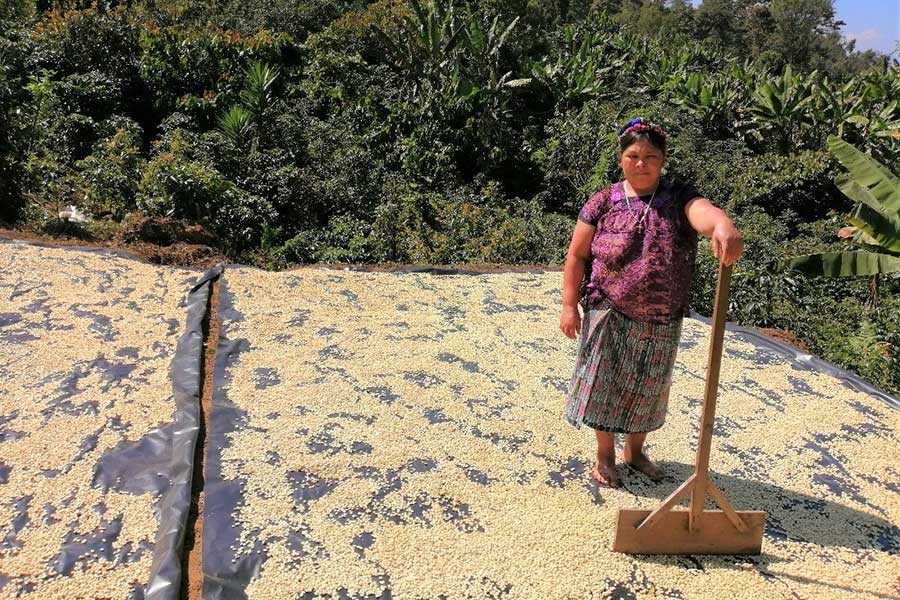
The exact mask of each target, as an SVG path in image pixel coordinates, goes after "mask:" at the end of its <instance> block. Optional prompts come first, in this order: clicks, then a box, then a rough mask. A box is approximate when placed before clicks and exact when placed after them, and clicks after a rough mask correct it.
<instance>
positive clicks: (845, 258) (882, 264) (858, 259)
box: [786, 251, 900, 277]
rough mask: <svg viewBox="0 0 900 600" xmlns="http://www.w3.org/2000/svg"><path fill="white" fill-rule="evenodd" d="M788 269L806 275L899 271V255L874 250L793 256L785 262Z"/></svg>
mask: <svg viewBox="0 0 900 600" xmlns="http://www.w3.org/2000/svg"><path fill="white" fill-rule="evenodd" d="M786 266H787V268H788V269H791V270H794V271H800V272H801V273H805V274H806V275H811V276H824V277H859V276H867V275H878V274H881V273H896V272H897V271H900V256H894V255H892V254H878V253H875V252H867V251H859V252H826V253H824V254H808V255H805V256H795V257H793V258H790V259H788V261H787V262H786Z"/></svg>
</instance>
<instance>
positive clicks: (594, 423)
mask: <svg viewBox="0 0 900 600" xmlns="http://www.w3.org/2000/svg"><path fill="white" fill-rule="evenodd" d="M681 323H682V319H680V318H678V319H675V320H674V321H672V322H671V323H642V322H638V321H633V320H632V319H630V318H628V317H627V316H625V315H623V314H622V313H620V312H619V311H617V310H615V309H613V308H612V307H610V306H609V304H608V303H607V302H604V303H602V304H601V305H600V306H598V307H597V308H593V309H590V310H588V311H586V312H585V314H584V317H583V319H582V322H581V332H580V335H579V340H578V351H577V356H576V360H575V369H574V372H573V373H572V381H571V383H570V384H569V393H568V397H567V400H566V408H565V418H566V420H567V421H568V422H569V423H570V424H571V425H573V426H575V427H576V428H579V427H581V425H582V424H584V425H587V426H589V427H592V428H594V429H599V430H601V431H611V432H616V433H637V432H643V431H653V430H654V429H659V428H660V427H662V424H663V422H664V421H665V419H666V408H667V406H668V403H669V388H670V386H671V383H672V369H673V367H674V366H675V354H676V353H677V352H678V341H679V339H680V338H681Z"/></svg>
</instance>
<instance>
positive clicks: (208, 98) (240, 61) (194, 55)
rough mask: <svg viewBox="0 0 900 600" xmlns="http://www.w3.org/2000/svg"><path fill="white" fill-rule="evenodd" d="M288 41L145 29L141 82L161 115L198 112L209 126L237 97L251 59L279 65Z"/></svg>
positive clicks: (266, 34) (216, 32) (273, 37)
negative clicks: (177, 110)
mask: <svg viewBox="0 0 900 600" xmlns="http://www.w3.org/2000/svg"><path fill="white" fill-rule="evenodd" d="M289 43H290V39H289V38H287V37H286V36H283V35H273V34H271V33H269V32H267V31H261V32H259V33H257V34H255V35H253V36H243V35H240V34H238V33H236V32H233V31H227V30H219V29H214V28H209V29H206V30H200V29H197V30H192V29H184V28H180V27H174V26H169V27H162V28H158V29H151V28H145V29H143V30H142V31H141V36H140V44H141V50H142V52H141V54H140V63H139V67H140V73H141V78H142V80H143V81H144V82H145V85H146V86H147V88H148V89H149V90H150V91H151V93H152V102H153V105H154V107H155V110H156V111H157V112H158V113H159V114H168V113H170V112H172V111H173V110H174V109H175V108H176V107H184V108H187V109H195V110H197V111H199V114H198V117H199V118H200V120H201V122H203V123H204V124H205V123H207V122H209V121H211V120H212V115H213V114H215V112H216V110H217V107H219V106H221V105H223V104H225V103H227V102H228V101H229V100H234V99H236V98H237V97H238V95H239V94H240V90H241V88H242V87H243V82H242V77H240V74H241V73H242V71H243V69H244V67H245V66H248V65H249V64H251V63H252V62H253V61H262V62H265V63H268V64H277V63H278V62H280V60H281V57H282V52H283V51H284V49H285V48H286V47H287V45H288V44H289ZM219 95H224V97H225V101H224V102H223V101H222V100H220V99H219V98H218V96H219Z"/></svg>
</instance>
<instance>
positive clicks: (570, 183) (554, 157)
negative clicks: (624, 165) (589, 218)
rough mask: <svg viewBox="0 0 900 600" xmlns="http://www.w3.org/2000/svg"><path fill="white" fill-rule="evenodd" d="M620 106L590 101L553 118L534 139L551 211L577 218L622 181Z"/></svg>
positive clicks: (541, 197) (543, 196)
mask: <svg viewBox="0 0 900 600" xmlns="http://www.w3.org/2000/svg"><path fill="white" fill-rule="evenodd" d="M616 111H617V108H616V106H615V105H614V104H610V103H606V104H601V103H595V102H589V103H586V104H584V105H583V106H582V107H581V108H580V109H574V110H570V111H568V112H565V113H561V114H558V115H557V116H555V117H554V118H552V119H551V120H550V121H549V122H548V123H547V125H546V127H545V128H544V129H543V131H541V132H540V136H538V137H537V139H535V140H534V142H533V143H534V144H535V148H534V150H533V151H532V159H533V160H534V161H535V163H536V164H537V165H538V167H539V168H540V169H541V172H542V175H543V180H544V186H543V187H544V191H543V192H542V193H540V194H538V195H537V199H539V200H541V201H542V202H543V203H544V204H545V205H546V206H547V207H548V208H551V209H553V210H559V211H565V212H567V213H568V214H570V215H575V214H577V212H578V211H579V210H580V209H581V205H583V204H584V200H585V199H586V198H587V197H588V196H590V195H591V194H592V193H593V192H595V191H596V190H598V189H602V188H603V187H605V186H606V185H609V184H610V183H612V182H613V181H614V180H616V179H617V178H618V175H619V166H618V165H619V161H618V156H619V155H618V142H617V139H616V136H615V127H616V120H617V114H616Z"/></svg>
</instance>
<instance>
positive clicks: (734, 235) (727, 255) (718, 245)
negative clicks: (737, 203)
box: [710, 220, 744, 267]
mask: <svg viewBox="0 0 900 600" xmlns="http://www.w3.org/2000/svg"><path fill="white" fill-rule="evenodd" d="M710 237H711V240H712V251H713V254H714V255H715V256H716V258H718V259H719V260H720V261H721V262H723V263H725V266H726V267H727V266H730V265H732V264H734V262H735V261H737V259H739V258H740V257H741V254H743V253H744V239H743V238H742V237H741V232H740V231H738V230H737V228H736V227H735V226H734V224H733V223H731V221H730V220H728V221H727V222H725V223H719V224H718V225H716V228H715V229H713V232H712V236H710Z"/></svg>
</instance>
